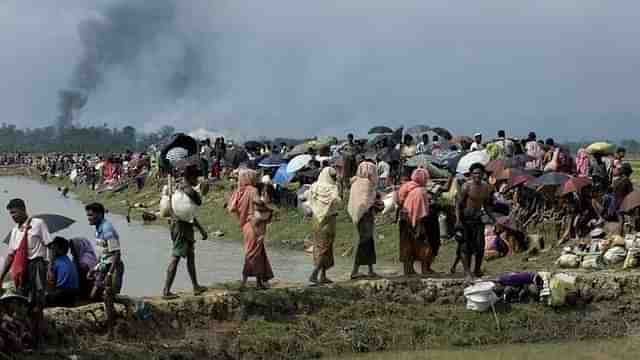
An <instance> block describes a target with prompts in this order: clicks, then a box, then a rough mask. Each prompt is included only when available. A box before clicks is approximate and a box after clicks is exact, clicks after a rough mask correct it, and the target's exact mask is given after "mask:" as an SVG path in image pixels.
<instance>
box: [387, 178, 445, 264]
mask: <svg viewBox="0 0 640 360" xmlns="http://www.w3.org/2000/svg"><path fill="white" fill-rule="evenodd" d="M428 181H429V172H428V171H427V170H425V169H421V168H419V169H416V170H415V171H414V172H413V174H411V181H408V182H406V183H404V184H402V186H401V187H400V190H398V196H397V200H398V207H399V209H400V219H399V228H400V262H402V263H403V264H404V274H405V275H414V274H415V269H414V267H413V266H414V263H415V262H416V261H418V262H420V263H421V265H422V274H428V273H432V272H433V271H432V270H431V264H432V263H433V260H434V258H435V256H436V255H437V253H438V249H439V247H440V234H439V232H440V231H439V229H438V233H437V234H436V235H435V236H434V235H433V232H432V231H429V230H430V225H431V224H429V222H428V220H429V219H430V218H433V216H432V214H431V213H432V211H431V209H430V197H429V194H428V192H427V190H426V188H425V186H426V185H427V182H428ZM435 219H436V224H437V215H436V216H435ZM432 237H434V238H433V239H432Z"/></svg>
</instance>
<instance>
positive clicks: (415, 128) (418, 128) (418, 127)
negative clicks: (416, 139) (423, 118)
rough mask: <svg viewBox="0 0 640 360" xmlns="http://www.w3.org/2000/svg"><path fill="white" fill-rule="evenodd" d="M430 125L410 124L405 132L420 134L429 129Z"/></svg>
mask: <svg viewBox="0 0 640 360" xmlns="http://www.w3.org/2000/svg"><path fill="white" fill-rule="evenodd" d="M430 130H431V127H429V126H427V125H416V126H412V127H410V128H408V129H407V134H413V135H422V134H424V133H426V132H427V131H430Z"/></svg>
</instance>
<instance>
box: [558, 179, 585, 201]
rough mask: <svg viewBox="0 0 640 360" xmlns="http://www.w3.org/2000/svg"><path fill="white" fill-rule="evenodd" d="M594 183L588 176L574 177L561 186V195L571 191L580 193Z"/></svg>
mask: <svg viewBox="0 0 640 360" xmlns="http://www.w3.org/2000/svg"><path fill="white" fill-rule="evenodd" d="M590 185H593V181H592V180H591V178H588V177H586V176H581V177H572V178H570V179H569V180H567V182H565V183H564V184H563V185H562V187H561V188H560V190H559V192H560V195H561V196H562V195H566V194H569V193H579V192H580V190H582V189H583V188H584V187H585V186H590Z"/></svg>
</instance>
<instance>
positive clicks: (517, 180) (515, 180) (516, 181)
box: [498, 175, 535, 190]
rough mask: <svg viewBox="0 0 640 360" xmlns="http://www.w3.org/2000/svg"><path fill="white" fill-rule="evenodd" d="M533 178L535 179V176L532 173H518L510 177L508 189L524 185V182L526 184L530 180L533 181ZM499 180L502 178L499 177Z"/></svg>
mask: <svg viewBox="0 0 640 360" xmlns="http://www.w3.org/2000/svg"><path fill="white" fill-rule="evenodd" d="M533 179H535V178H534V177H533V176H531V175H517V176H514V177H512V178H509V179H508V182H509V183H508V189H507V190H510V189H513V188H515V187H518V186H520V185H524V184H526V183H527V182H529V181H531V180H533ZM498 180H501V179H498Z"/></svg>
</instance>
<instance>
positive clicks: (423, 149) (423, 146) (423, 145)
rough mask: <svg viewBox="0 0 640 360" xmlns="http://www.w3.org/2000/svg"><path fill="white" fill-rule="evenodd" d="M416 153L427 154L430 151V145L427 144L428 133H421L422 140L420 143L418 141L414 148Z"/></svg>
mask: <svg viewBox="0 0 640 360" xmlns="http://www.w3.org/2000/svg"><path fill="white" fill-rule="evenodd" d="M416 153H417V154H429V155H430V153H431V147H430V146H429V135H428V134H423V135H422V141H421V142H420V143H418V146H417V148H416Z"/></svg>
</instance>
